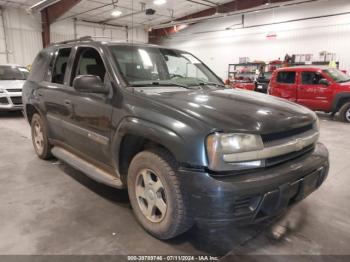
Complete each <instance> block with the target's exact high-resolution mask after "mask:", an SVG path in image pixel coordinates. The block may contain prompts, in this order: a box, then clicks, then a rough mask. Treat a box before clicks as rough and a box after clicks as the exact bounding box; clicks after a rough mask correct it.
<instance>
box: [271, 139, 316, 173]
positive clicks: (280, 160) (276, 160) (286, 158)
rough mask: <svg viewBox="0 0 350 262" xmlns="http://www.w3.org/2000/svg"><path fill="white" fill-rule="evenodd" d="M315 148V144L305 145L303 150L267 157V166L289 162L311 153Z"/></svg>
mask: <svg viewBox="0 0 350 262" xmlns="http://www.w3.org/2000/svg"><path fill="white" fill-rule="evenodd" d="M314 149H315V145H314V144H313V145H310V146H307V147H305V148H303V149H302V150H300V151H297V152H292V153H289V154H285V155H282V156H277V157H272V158H268V159H266V162H265V166H266V167H270V166H275V165H278V164H283V163H285V162H288V161H290V160H293V159H296V158H299V157H302V156H306V155H309V154H311V153H312V152H313V151H314Z"/></svg>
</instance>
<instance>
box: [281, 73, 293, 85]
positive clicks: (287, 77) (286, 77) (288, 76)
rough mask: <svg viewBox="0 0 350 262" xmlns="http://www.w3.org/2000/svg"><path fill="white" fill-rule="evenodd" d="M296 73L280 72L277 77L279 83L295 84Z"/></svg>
mask: <svg viewBox="0 0 350 262" xmlns="http://www.w3.org/2000/svg"><path fill="white" fill-rule="evenodd" d="M295 75H296V73H295V72H279V73H278V75H277V82H278V83H281V84H294V83H295Z"/></svg>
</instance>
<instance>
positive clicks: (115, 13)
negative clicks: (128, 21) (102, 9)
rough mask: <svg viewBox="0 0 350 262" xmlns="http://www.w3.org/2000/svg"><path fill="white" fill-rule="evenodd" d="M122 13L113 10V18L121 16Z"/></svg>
mask: <svg viewBox="0 0 350 262" xmlns="http://www.w3.org/2000/svg"><path fill="white" fill-rule="evenodd" d="M122 13H123V12H122V11H120V10H113V11H112V13H111V16H114V17H118V16H121V14H122Z"/></svg>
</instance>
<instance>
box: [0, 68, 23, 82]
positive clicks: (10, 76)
mask: <svg viewBox="0 0 350 262" xmlns="http://www.w3.org/2000/svg"><path fill="white" fill-rule="evenodd" d="M28 74H29V71H28V69H27V68H25V67H18V66H0V80H26V79H27V77H28Z"/></svg>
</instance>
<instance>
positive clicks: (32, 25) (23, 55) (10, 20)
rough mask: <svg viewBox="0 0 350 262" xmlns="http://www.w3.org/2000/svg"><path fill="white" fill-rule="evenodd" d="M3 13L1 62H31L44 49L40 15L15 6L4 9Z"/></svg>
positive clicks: (0, 36) (0, 46)
mask: <svg viewBox="0 0 350 262" xmlns="http://www.w3.org/2000/svg"><path fill="white" fill-rule="evenodd" d="M2 15H3V20H4V24H3V23H2V21H1V27H0V52H1V55H0V63H8V62H9V63H15V64H21V65H28V64H31V63H32V61H33V58H34V57H35V55H36V54H37V53H38V52H39V50H40V49H42V41H41V24H40V17H38V16H32V15H28V14H26V13H25V11H24V10H22V9H13V8H8V9H4V10H3V13H2ZM0 18H1V17H0ZM1 20H2V19H1ZM4 32H5V34H6V39H7V50H6V45H5V37H4ZM6 52H7V53H8V59H7V56H6ZM7 60H8V61H7Z"/></svg>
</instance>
